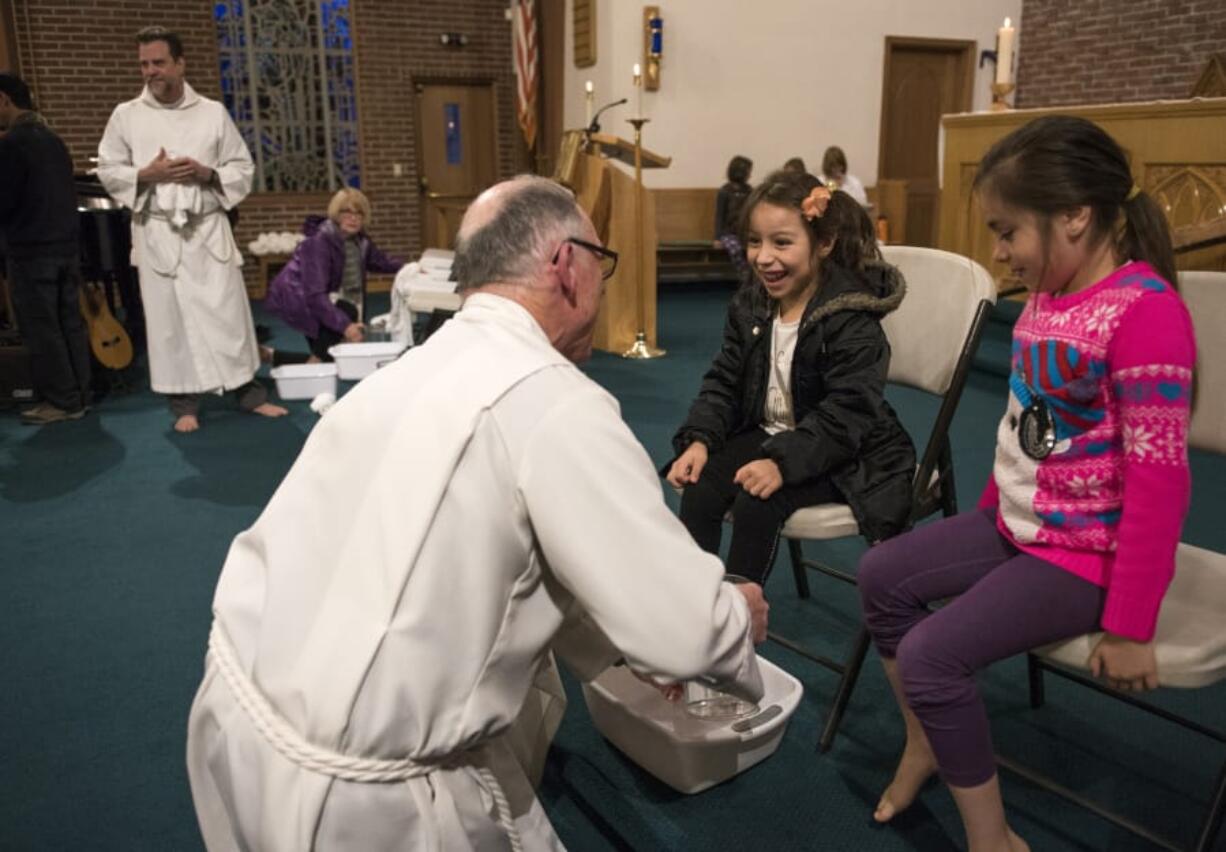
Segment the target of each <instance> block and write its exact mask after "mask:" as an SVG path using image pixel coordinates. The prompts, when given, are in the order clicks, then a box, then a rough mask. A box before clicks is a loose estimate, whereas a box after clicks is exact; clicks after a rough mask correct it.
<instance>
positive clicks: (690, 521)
mask: <svg viewBox="0 0 1226 852" xmlns="http://www.w3.org/2000/svg"><path fill="white" fill-rule="evenodd" d="M769 437H770V435H768V434H767V432H766V430H764V429H761V428H758V429H754V430H753V431H751V432H745V433H743V434H741V435H738V436H736V437H735V438H732V439H731V440H730V441H728V443H727V444H725V445H724V446H723V448H722V449H720V450H719V452H716V453H712V454H711V457H710V458H709V459H708V460H707V466H706V467H704V468H703V469H702V473H701V474H699V477H698V482H696V483H695V484H693V485H689V486H687V487H686V489H685V493H684V494H683V495H682V496H681V522H682V523H683V524H685V528H686V529H688V530H689V531H690V535H692V536H693V537H694V541H696V542H698V546H699V547H701V548H702V549H703V550H705V551H707V552H708V553H719V540H720V533H721V532H722V529H723V524H724V515H725V514H726V513H728V512H729V511H731V513H732V542H731V544H730V545H729V550H728V562H727V564H726V566H725V567H726V569H727V571H728V573H730V574H740V575H741V576H742V577H748V578H749V579H750V580H753V581H754V582H756V583H765V582H766V578H767V577H768V576H770V571H771V567H772V566H773V565H774V564H775V551H776V549H777V548H778V545H779V532H780V530H782V529H783V524H784V522H785V521H786V520H787V519H788V516H789V515H791V514H792V513H793V512H795V511H796V510H797V509H802V508H804V507H805V506H814V505H817V504H818V503H840V502H843V497H842V495H841V494H840V493H839V491H838V489H837V488H835V487H834V485H833V483H831V482H830V480H829V479H826V478H825V477H821V478H819V479H814V480H810V481H808V482H802V483H799V484H796V485H784V486H783V487H781V488H780V489H779V490H778V491H776V492H775V493H774V494H772V495H771V496H770V497H768V498H767V499H765V500H763V499H761V498H759V497H754V496H753V495H752V494H750V493H749V492H747V491H746V490H745V489H743V488H742V487H741V486H740V485H738V484H736V483H735V482H733V481H732V479H733V477H734V476H736V472H737V471H738V470H739V469H740V468H741V467H742V466H744V465H746V464H748V463H749V462H751V461H754V460H755V459H763V458H766V454H765V453H764V452H762V443H763V442H764V441H765V440H766V439H767V438H769Z"/></svg>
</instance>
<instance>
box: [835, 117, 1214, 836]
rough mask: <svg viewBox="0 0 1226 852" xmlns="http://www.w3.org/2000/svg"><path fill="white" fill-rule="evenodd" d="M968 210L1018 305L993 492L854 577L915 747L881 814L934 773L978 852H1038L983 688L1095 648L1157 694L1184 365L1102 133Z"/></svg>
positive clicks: (1071, 145)
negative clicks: (981, 676) (1054, 648)
mask: <svg viewBox="0 0 1226 852" xmlns="http://www.w3.org/2000/svg"><path fill="white" fill-rule="evenodd" d="M975 191H976V193H977V196H978V199H979V202H980V205H981V207H982V208H983V210H984V214H985V218H986V219H987V225H988V227H989V228H990V229H991V230H992V232H993V233H994V234H995V240H996V248H995V255H994V257H995V260H997V261H999V262H1002V263H1007V264H1008V265H1009V268H1010V269H1011V270H1012V272H1013V273H1014V275H1016V276H1017V277H1018V278H1020V279H1021V280H1022V281H1023V282H1024V283H1025V285H1026V288H1027V289H1028V290H1029V291H1030V299H1029V301H1028V302H1027V304H1026V308H1025V310H1024V311H1023V313H1022V315H1021V317H1020V318H1019V319H1018V321H1017V323H1016V325H1015V326H1014V331H1013V354H1012V374H1011V376H1010V379H1009V390H1010V394H1009V402H1008V406H1007V408H1006V410H1005V414H1004V416H1003V417H1002V418H1001V421H1000V425H999V426H998V428H997V432H996V461H995V465H994V467H993V472H992V478H991V480H990V481H989V483H988V487H987V489H986V490H985V492H984V495H983V498H982V499H981V500H980V502H979V506H978V508H977V509H976V510H975V511H972V512H966V513H963V514H961V515H958V516H956V517H953V518H949V519H947V520H944V521H941V522H938V523H935V524H930V525H927V526H924V527H920V528H918V529H916V530H914V531H913V532H910V533H908V534H906V535H902V536H898V537H896V538H894V539H890V540H888V541H886V542H883V543H882V544H880V545H878V546H876V547H874V548H872V549H871V550H870V551H868V553H866V554H865V556H864V558H863V559H862V560H861V563H860V572H859V577H860V590H861V596H862V600H863V606H864V613H865V621H866V623H867V625H868V629H869V631H870V632H871V633H872V635H873V639H874V642H875V643H876V645H877V649H878V651H879V652H880V654H881V658H882V663H883V665H884V666H885V671H886V676H887V677H888V679H889V681H890V684H891V686H893V688H894V694H895V697H896V698H897V699H898V703H899V707H900V708H901V709H902V714H903V718H904V721H905V723H906V730H907V741H906V746H905V748H904V750H903V755H902V759H901V760H900V762H899V765H898V769H897V772H896V774H895V776H894V780H893V782H892V783H891V784H890V786H889V787H888V788H887V789H886V791H885V793H884V794H883V795H882V797H881V801H880V803H879V804H878V806H877V810H876V813H875V814H874V817H875V818H876V819H877V820H878V821H879V822H885V821H888V820H889V819H891V818H892V817H893V816H894V815H895V814H896V813H898V812H899V811H901V810H902V809H904V808H906V807H907V806H908V805H909V804H910V803H911V801H912V800H913V799H914V798H915V796H916V794H917V792H918V791H919V789H920V787H921V786H922V785H923V783H924V782H925V781H926V780H927V779H928V778H929V777H930V776H931V775H932V774H933V773H935V772H939V773H940V775H941V777H942V778H943V779H944V780H945V782H946V783H947V784H948V785H949V788H950V791H951V792H952V793H953V796H954V800H955V801H956V803H957V805H958V810H959V813H960V814H961V815H962V822H963V826H964V828H965V829H966V833H967V840H968V843H969V846H970V849H971V852H997V850H1010V852H1016V850H1022V849H1027V848H1028V847H1027V846H1026V844H1025V842H1024V841H1023V840H1022V839H1021V838H1019V837H1018V836H1017V835H1016V834H1014V833H1013V831H1012V830H1010V828H1009V826H1008V823H1007V822H1006V819H1005V814H1004V808H1003V805H1002V803H1001V797H1000V786H999V783H998V781H997V778H996V764H995V760H994V758H993V752H992V741H991V734H990V732H989V730H988V723H987V714H986V712H985V710H984V707H983V703H982V701H981V700H980V698H979V694H978V691H977V689H976V686H975V674H976V672H977V671H978V670H979V669H982V668H983V667H985V666H987V665H988V664H990V663H992V662H995V661H997V660H1000V659H1004V658H1005V657H1009V656H1012V655H1014V654H1018V653H1022V652H1024V651H1027V650H1030V649H1032V648H1035V647H1038V646H1040V645H1044V644H1047V643H1049V642H1055V641H1058V640H1061V639H1066V638H1069V637H1072V636H1078V635H1081V634H1084V633H1090V632H1093V631H1097V630H1102V631H1105V632H1104V636H1103V638H1102V640H1101V641H1100V642H1099V643H1098V644H1097V646H1096V647H1095V648H1094V651H1093V653H1092V654H1091V656H1090V660H1089V664H1090V668H1091V670H1092V671H1093V672H1094V674H1095V675H1097V676H1102V677H1104V678H1106V679H1107V681H1108V682H1109V683H1111V684H1112V685H1114V686H1115V687H1117V688H1119V689H1123V690H1142V689H1151V688H1153V687H1155V686H1156V685H1157V664H1156V662H1155V659H1154V652H1153V649H1152V647H1151V644H1150V643H1151V640H1152V639H1153V633H1154V625H1155V622H1156V621H1157V618H1158V608H1159V606H1160V604H1161V602H1162V597H1163V595H1164V594H1165V593H1166V588H1167V585H1168V584H1169V583H1170V580H1171V575H1172V574H1173V572H1174V566H1175V547H1176V545H1177V544H1178V542H1179V533H1180V528H1181V526H1182V524H1183V518H1184V514H1185V513H1186V511H1187V507H1188V496H1189V490H1190V483H1189V476H1188V461H1187V430H1188V419H1189V406H1190V400H1191V388H1192V368H1193V365H1194V363H1195V360H1196V346H1195V342H1194V340H1193V336H1192V322H1191V318H1190V317H1189V315H1188V312H1187V309H1186V308H1185V307H1184V305H1183V302H1182V301H1181V300H1180V298H1179V294H1178V293H1177V292H1176V291H1175V288H1174V286H1173V284H1174V282H1175V280H1176V279H1175V269H1174V266H1175V264H1174V256H1173V253H1172V250H1171V242H1170V235H1169V233H1168V231H1167V226H1166V221H1165V219H1164V218H1163V215H1162V212H1161V211H1160V210H1159V209H1158V207H1157V205H1156V204H1155V203H1154V201H1153V200H1152V199H1151V198H1150V197H1149V196H1148V195H1146V194H1145V193H1144V192H1142V191H1141V190H1140V189H1139V188H1138V187H1137V186H1136V185H1135V184H1133V181H1132V174H1131V172H1130V170H1129V166H1128V160H1127V159H1126V158H1125V156H1124V153H1123V151H1122V150H1121V149H1120V147H1119V145H1118V144H1117V143H1116V142H1115V140H1113V139H1112V138H1111V137H1110V136H1108V135H1107V134H1106V133H1104V132H1103V131H1102V130H1101V129H1100V128H1099V127H1097V126H1096V125H1094V124H1093V123H1091V122H1089V121H1086V120H1084V119H1080V118H1073V117H1069V116H1053V117H1049V118H1041V119H1038V120H1036V121H1032V122H1031V123H1029V124H1027V125H1025V126H1024V127H1021V128H1019V129H1017V130H1015V131H1014V132H1013V133H1010V134H1009V135H1008V136H1006V137H1005V138H1004V139H1002V140H1000V141H999V142H998V143H996V145H994V146H993V147H992V149H991V150H990V151H989V152H988V154H987V156H986V157H984V160H983V162H982V163H981V164H980V168H979V174H978V176H977V177H976V179H975ZM945 598H953V600H952V601H951V602H950V603H949V604H948V605H947V606H944V607H942V608H940V609H938V610H937V611H936V612H933V613H930V612H929V611H928V604H929V603H930V602H931V601H934V600H940V599H945Z"/></svg>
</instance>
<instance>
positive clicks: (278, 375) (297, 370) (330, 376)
mask: <svg viewBox="0 0 1226 852" xmlns="http://www.w3.org/2000/svg"><path fill="white" fill-rule="evenodd" d="M272 377H273V378H274V379H276V381H277V396H279V397H281V399H314V398H315V397H317V396H319V395H320V394H321V393H330V394H332V395H333V396H336V365H335V364H282V365H281V366H280V367H273V368H272Z"/></svg>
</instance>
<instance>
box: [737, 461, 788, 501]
mask: <svg viewBox="0 0 1226 852" xmlns="http://www.w3.org/2000/svg"><path fill="white" fill-rule="evenodd" d="M732 481H733V482H735V483H736V484H737V485H739V486H741V487H742V488H744V489H745V490H746V491H748V492H749V493H750V494H752V495H753V496H754V497H758V498H760V499H762V500H765V499H766V498H768V497H770V496H771V495H772V494H774V493H775V492H776V491H778V490H779V489H780V487H781V486H782V485H783V474H782V473H781V472H780V471H779V465H777V464H775V461H774V459H758V460H757V461H751V462H750V463H749V464H747V465H745V466H744V467H742V468H741V469H740V470H738V471H737V472H736V476H734V477H733V478H732Z"/></svg>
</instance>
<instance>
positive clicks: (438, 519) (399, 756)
mask: <svg viewBox="0 0 1226 852" xmlns="http://www.w3.org/2000/svg"><path fill="white" fill-rule="evenodd" d="M615 263H616V255H615V254H614V253H612V252H610V251H608V250H606V249H604V248H603V247H602V246H600V244H599V242H598V239H597V236H596V233H595V230H594V229H593V227H592V223H591V221H590V220H589V219H588V217H587V216H586V215H585V214H584V213H583V211H582V210H581V209H580V208H579V207H578V205H577V204H576V203H575V201H574V199H573V197H572V196H571V195H570V193H568V192H567V191H566V190H565V189H563V188H562V187H560V186H558V185H557V184H554V183H552V182H550V181H547V180H545V179H543V178H534V177H523V178H517V179H515V180H513V181H508V182H505V183H502V184H499V185H497V186H495V187H493V188H492V189H490V190H487V191H486V192H485V193H483V194H482V195H480V196H479V197H478V198H477V200H476V201H475V202H474V203H473V205H472V207H470V208H469V211H468V213H467V214H466V216H465V217H464V221H463V223H462V224H461V228H460V233H459V240H458V245H457V249H456V259H455V265H454V269H455V274H456V276H457V278H458V281H459V287H460V289H461V291H462V292H463V293H464V295H465V301H464V306H463V308H462V309H461V310H460V312H459V313H458V314H457V315H456V317H455V318H454V319H452V320H451V321H449V322H448V323H447V324H445V325H444V326H443V327H442V328H441V329H440V330H439V331H438V332H436V333H435V334H434V335H433V336H432V337H431V338H430V339H429V340H428V341H427V342H426V343H425V344H424V345H422V346H419V347H416V348H414V349H411V350H409V352H408V354H406V355H405V356H404V357H402V358H400V359H399V360H398V361H396V362H395V363H393V364H391V365H389V366H386V367H384V368H382V369H380V370H378V371H377V372H376V373H375V374H374V375H372V376H370V377H369V378H366V379H364V380H363V381H362V382H361V384H359V385H358V386H357V387H355V388H353V389H352V390H351V391H350V392H349V393H348V394H347V395H346V396H345V397H344V398H343V399H341V401H340V402H339V403H337V404H336V405H335V406H334V407H333V408H332V409H331V410H330V411H328V412H327V414H325V415H324V416H323V418H322V419H321V420H320V421H319V423H318V424H317V425H316V426H315V429H314V431H313V432H312V433H311V435H310V437H309V438H308V440H307V442H306V445H305V446H304V447H303V450H302V453H301V455H300V456H299V457H298V460H297V461H296V462H295V463H294V465H293V467H292V468H291V469H290V471H289V473H288V474H287V476H286V478H285V480H284V481H283V482H282V483H281V485H280V487H279V488H278V489H277V492H276V493H275V494H274V495H273V498H272V500H271V501H270V502H269V504H268V506H267V508H266V509H265V510H264V512H263V514H262V515H261V516H260V518H259V519H258V520H257V522H256V524H255V525H254V526H253V527H252V528H251V529H249V530H247V531H246V532H244V533H242V534H241V535H239V536H238V537H237V538H236V539H235V540H234V543H233V545H232V546H231V548H230V553H229V556H228V557H227V559H226V563H225V566H224V567H223V569H222V573H221V578H220V580H219V582H218V586H217V593H216V596H215V598H214V602H213V618H214V620H213V627H212V632H211V634H210V637H209V654H208V657H207V666H206V670H205V675H204V681H203V683H202V684H201V686H200V689H199V692H198V693H197V695H196V700H195V703H194V704H193V706H192V712H191V718H190V721H189V723H188V744H187V765H188V773H189V776H190V778H191V784H192V795H193V798H194V801H195V805H196V812H197V815H198V817H199V820H200V827H201V831H202V834H203V836H204V840H205V843H206V845H207V846H208V848H209V849H210V850H212V852H217V850H230V849H260V850H264V852H273V850H307V849H320V850H332V849H355V850H357V849H361V850H364V852H370V850H418V849H430V850H443V849H446V850H453V849H473V850H502V849H520V848H522V849H532V850H535V849H560V848H562V847H561V843H560V841H559V840H558V838H557V836H556V835H555V834H554V832H553V829H552V828H551V826H550V824H549V821H548V819H547V818H546V817H545V815H544V812H543V810H542V808H541V806H540V804H539V802H537V801H536V798H535V795H534V794H533V791H532V788H531V785H530V784H529V783H527V781H526V780H525V773H524V771H523V769H521V766H523V765H524V764H525V763H526V762H527V760H526V758H525V756H524V754H523V752H524V751H531V749H524V748H523V742H524V737H525V734H526V736H527V737H528V738H529V739H530V738H531V737H532V735H533V732H532V731H531V730H529V731H527V732H525V721H524V715H525V713H532V714H533V716H532V719H531V720H529V721H528V723H527V724H528V725H538V726H539V727H538V728H537V730H536V747H537V753H538V756H539V750H540V748H541V747H542V745H544V746H547V743H548V738H549V737H551V736H552V732H553V731H552V729H551V728H549V726H548V724H547V720H546V724H544V725H541V723H540V714H539V713H538V712H537V711H539V709H540V708H539V706H538V705H536V704H534V703H533V702H535V701H536V695H535V694H534V693H533V692H532V687H533V684H534V679H535V680H536V682H537V683H540V682H541V676H542V675H549V674H554V673H553V671H552V669H550V665H551V659H550V651H551V650H552V651H555V652H557V654H558V656H559V657H561V658H562V659H563V661H564V662H566V663H567V665H568V667H570V668H571V669H572V670H573V671H574V672H575V673H576V675H578V676H579V677H581V678H585V679H590V678H592V677H595V676H596V675H597V674H599V673H600V672H601V671H603V670H604V669H605V668H606V667H608V666H609V665H610V664H613V663H615V662H618V661H623V660H624V662H625V664H626V665H629V666H630V667H631V668H632V669H633V670H634V671H635V672H636V673H638V674H639V675H640V677H644V678H648V679H651V680H653V681H655V682H657V683H659V684H667V683H672V682H675V681H680V680H685V679H689V678H694V677H697V676H705V677H706V678H707V679H709V680H710V681H711V682H713V683H714V684H716V685H718V686H720V687H721V688H723V689H726V690H728V691H731V692H734V693H737V694H740V695H742V696H744V697H746V698H750V699H753V700H757V699H758V698H760V697H761V691H762V685H761V679H760V677H759V674H758V668H757V658H756V656H755V655H754V651H753V643H754V641H755V640H756V641H761V640H762V639H764V638H765V635H766V609H767V607H766V603H765V601H764V600H763V598H762V590H761V588H760V587H758V586H756V585H752V584H750V585H738V586H734V585H731V584H728V583H724V582H723V566H722V565H721V563H720V561H719V559H718V558H717V557H715V556H713V555H710V554H707V553H704V552H702V551H701V550H699V548H698V547H697V546H696V545H695V544H694V542H693V540H692V539H691V538H690V536H689V534H688V533H687V532H686V531H685V528H684V527H683V526H682V525H681V523H680V522H679V521H678V520H677V518H676V517H675V516H674V515H673V513H672V512H670V511H669V510H668V508H667V506H666V505H665V503H664V500H663V498H662V495H661V493H660V485H659V480H658V479H657V477H656V473H655V469H654V467H653V465H652V463H651V460H650V459H649V458H648V455H647V453H646V452H645V451H644V450H643V448H642V446H641V445H640V444H639V443H638V442H637V441H636V440H635V439H634V436H633V434H632V433H631V432H630V429H629V428H628V427H627V426H626V424H625V422H624V421H623V420H622V419H621V416H620V412H619V409H618V406H617V403H616V401H615V400H614V399H613V398H612V397H611V396H610V395H609V394H608V393H607V392H605V391H604V390H602V389H601V388H600V387H599V386H598V385H596V384H595V383H594V382H592V381H591V380H590V379H588V378H587V377H586V376H584V375H583V373H582V372H580V371H579V370H578V369H577V368H576V367H575V366H574V363H573V362H575V361H580V360H583V359H585V358H587V357H588V356H589V355H590V353H591V344H592V331H593V328H594V324H595V319H596V313H597V310H598V309H599V306H600V297H601V293H602V291H603V283H602V278H603V275H604V274H605V273H611V272H612V266H613V265H615ZM602 267H603V269H602ZM526 698H528V699H529V700H528V701H526V700H525V699H526ZM546 717H547V719H548V714H546ZM554 720H555V722H556V717H554ZM542 728H543V729H544V730H542ZM517 745H519V746H520V748H519V750H518V752H517V751H516V746H517Z"/></svg>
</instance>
